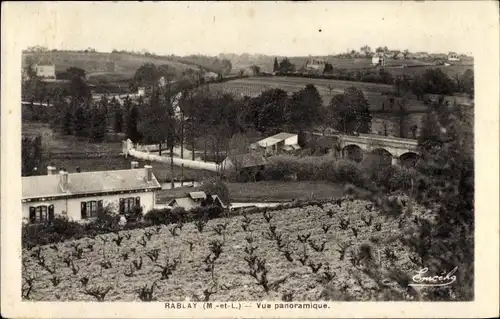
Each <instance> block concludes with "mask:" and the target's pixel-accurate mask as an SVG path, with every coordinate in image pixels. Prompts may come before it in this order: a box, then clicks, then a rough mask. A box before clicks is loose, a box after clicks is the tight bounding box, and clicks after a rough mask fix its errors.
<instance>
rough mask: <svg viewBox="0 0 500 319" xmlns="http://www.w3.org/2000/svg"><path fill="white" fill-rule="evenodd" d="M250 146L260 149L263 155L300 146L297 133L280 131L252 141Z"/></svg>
mask: <svg viewBox="0 0 500 319" xmlns="http://www.w3.org/2000/svg"><path fill="white" fill-rule="evenodd" d="M250 148H251V149H252V150H260V151H262V152H263V153H264V155H276V154H280V153H283V152H293V151H295V150H298V149H300V146H299V144H298V135H297V134H291V133H285V132H282V133H278V134H276V135H273V136H269V137H266V138H265V139H263V140H260V141H258V142H256V143H253V144H252V145H250Z"/></svg>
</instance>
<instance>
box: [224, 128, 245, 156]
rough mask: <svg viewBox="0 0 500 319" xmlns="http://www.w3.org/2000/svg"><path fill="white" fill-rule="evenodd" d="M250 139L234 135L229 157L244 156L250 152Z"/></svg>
mask: <svg viewBox="0 0 500 319" xmlns="http://www.w3.org/2000/svg"><path fill="white" fill-rule="evenodd" d="M249 146H250V139H249V138H248V137H247V136H246V135H245V134H241V133H237V134H234V135H233V136H232V137H231V139H230V140H229V151H228V155H236V154H243V153H247V152H248V147H249Z"/></svg>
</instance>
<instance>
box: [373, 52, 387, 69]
mask: <svg viewBox="0 0 500 319" xmlns="http://www.w3.org/2000/svg"><path fill="white" fill-rule="evenodd" d="M385 64H386V58H385V56H384V55H383V54H375V55H374V56H373V57H372V65H373V66H382V67H384V66H385Z"/></svg>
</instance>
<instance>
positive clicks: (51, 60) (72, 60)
mask: <svg viewBox="0 0 500 319" xmlns="http://www.w3.org/2000/svg"><path fill="white" fill-rule="evenodd" d="M30 63H40V64H55V65H56V72H62V71H65V70H66V69H67V68H68V67H71V66H73V67H79V68H82V69H84V70H85V71H86V73H87V76H88V77H89V78H92V77H101V78H102V77H103V76H105V77H107V78H108V80H110V81H116V80H123V79H127V78H131V77H132V76H133V75H134V73H135V71H136V70H137V69H138V68H139V67H140V66H141V65H143V64H144V63H154V64H156V65H162V64H166V65H169V66H170V67H172V68H174V69H175V70H176V71H177V72H179V73H180V72H183V71H185V70H188V69H193V70H198V67H196V66H194V65H191V64H187V63H181V62H179V61H177V60H176V59H175V58H173V59H172V58H169V57H162V56H145V55H132V54H129V53H101V52H88V53H84V52H61V51H57V52H43V53H38V52H37V53H23V58H22V67H23V68H24V67H26V66H27V65H28V64H30Z"/></svg>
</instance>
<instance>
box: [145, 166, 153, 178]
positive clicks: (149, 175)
mask: <svg viewBox="0 0 500 319" xmlns="http://www.w3.org/2000/svg"><path fill="white" fill-rule="evenodd" d="M144 177H145V179H146V182H151V180H153V166H151V165H144Z"/></svg>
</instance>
